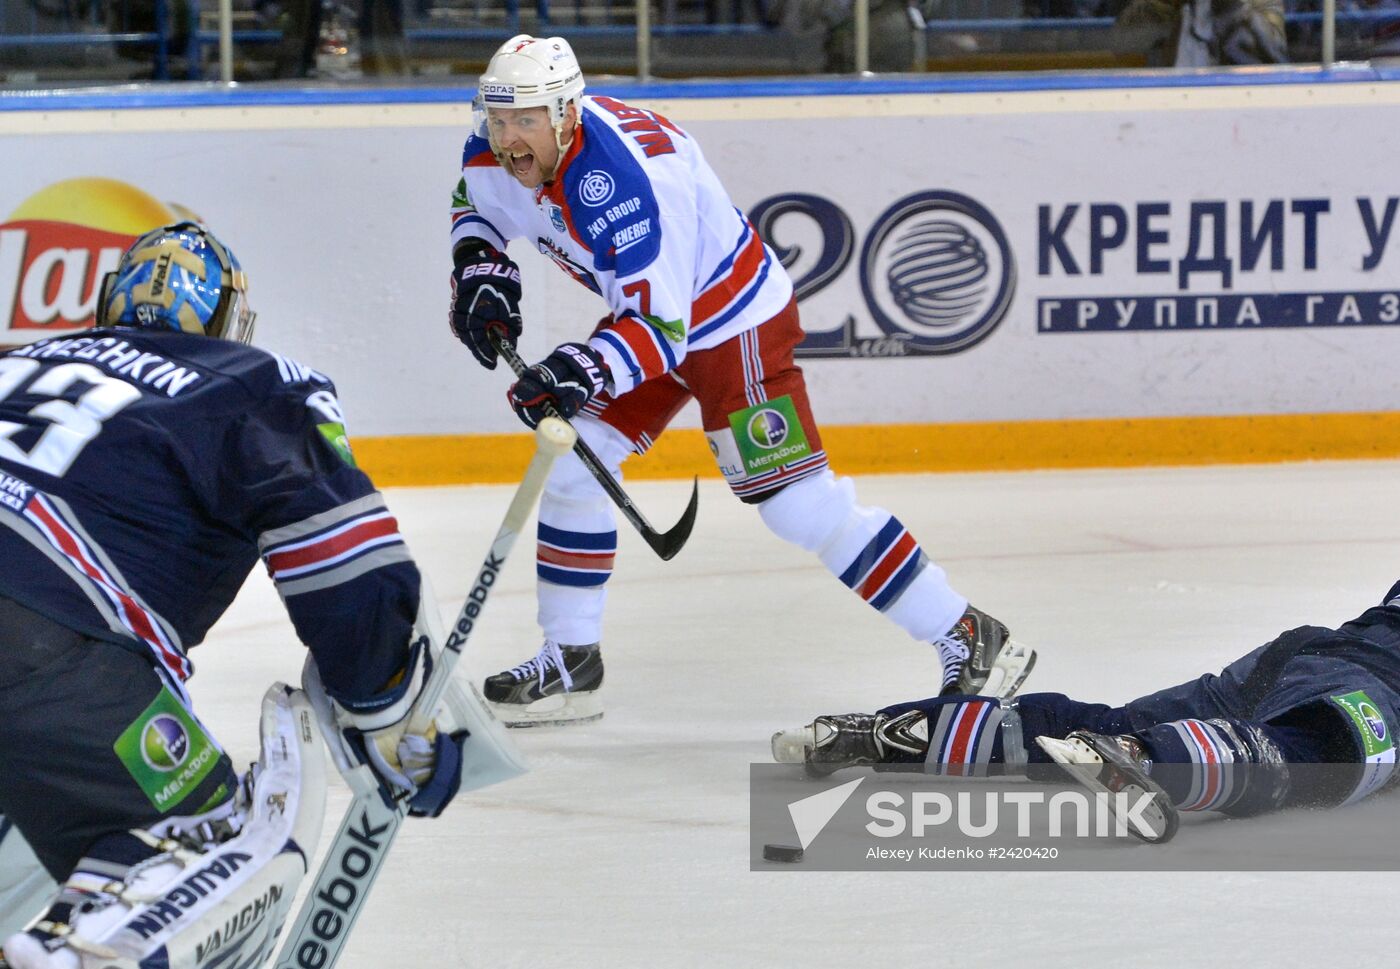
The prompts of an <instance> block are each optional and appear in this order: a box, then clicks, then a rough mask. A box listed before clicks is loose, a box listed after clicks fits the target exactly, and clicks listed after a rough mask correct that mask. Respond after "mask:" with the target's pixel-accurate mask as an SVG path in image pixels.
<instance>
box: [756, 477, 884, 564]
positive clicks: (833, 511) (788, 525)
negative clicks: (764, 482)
mask: <svg viewBox="0 0 1400 969" xmlns="http://www.w3.org/2000/svg"><path fill="white" fill-rule="evenodd" d="M758 513H759V515H760V516H761V517H762V518H763V523H764V524H765V525H767V526H768V528H769V530H771V531H772V532H773V534H774V535H777V536H778V537H779V538H781V539H783V540H784V541H787V542H791V543H792V544H794V545H797V546H799V547H801V548H804V549H806V550H807V551H809V552H815V553H817V554H818V555H820V556H822V559H823V560H824V561H825V559H826V558H827V552H828V550H830V549H832V548H835V547H836V546H838V545H843V544H846V543H845V542H844V541H843V539H845V538H846V537H847V536H848V535H850V534H854V533H859V538H860V544H862V545H863V544H864V543H865V542H867V541H869V538H870V535H873V534H874V533H875V532H876V531H878V530H879V528H880V525H881V524H883V523H884V522H885V521H887V520H888V519H889V514H888V513H886V512H882V511H878V510H876V509H870V508H861V507H860V506H859V505H857V504H856V486H855V482H853V481H851V479H850V478H837V477H836V475H834V474H832V472H831V471H823V472H822V473H821V474H814V475H812V476H811V477H810V478H803V479H802V480H801V481H796V482H793V483H792V484H790V485H788V486H787V487H786V488H784V489H783V490H782V491H779V492H778V493H777V494H775V495H774V496H773V497H771V498H769V499H767V500H766V501H764V502H762V503H761V504H760V505H759V506H758ZM867 533H868V534H867Z"/></svg>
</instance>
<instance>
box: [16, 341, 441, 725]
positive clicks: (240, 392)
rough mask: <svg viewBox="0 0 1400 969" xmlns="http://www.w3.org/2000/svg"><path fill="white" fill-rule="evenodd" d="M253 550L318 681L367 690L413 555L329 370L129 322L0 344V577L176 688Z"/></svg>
mask: <svg viewBox="0 0 1400 969" xmlns="http://www.w3.org/2000/svg"><path fill="white" fill-rule="evenodd" d="M260 557H261V558H262V559H263V561H264V562H265V563H266V566H267V569H268V572H269V573H270V574H271V576H272V578H273V580H274V581H275V582H276V583H277V588H278V592H279V593H280V594H281V596H282V599H283V601H284V602H285V603H286V606H287V611H288V612H289V613H290V614H291V617H292V622H293V623H294V625H295V626H296V630H297V633H298V635H299V636H300V637H301V639H302V640H303V641H304V642H305V643H306V644H307V645H308V646H309V647H310V648H311V651H312V653H313V654H314V655H315V657H316V660H317V665H318V666H319V667H320V670H321V674H322V677H323V679H324V681H325V683H326V686H327V688H328V690H329V691H330V692H331V693H332V695H334V696H336V697H337V699H340V700H342V702H346V703H347V704H349V705H352V706H353V705H355V701H357V700H365V699H369V698H371V697H372V696H373V695H374V694H375V693H377V692H378V691H379V690H380V689H382V688H383V687H384V685H385V683H386V682H387V681H388V680H389V679H390V678H391V677H392V675H393V674H394V673H395V672H396V671H397V670H398V669H399V668H400V667H401V665H402V663H403V661H404V659H405V657H406V655H407V652H406V650H407V643H408V639H409V634H410V630H411V629H412V626H413V621H414V618H415V616H416V615H417V609H418V570H417V568H416V567H415V566H414V564H413V561H412V559H411V558H410V556H409V553H408V549H407V547H406V546H405V545H404V542H403V539H402V538H401V537H400V535H399V532H398V525H397V523H396V522H395V520H394V519H393V517H392V516H391V515H390V514H389V512H388V509H387V508H386V507H385V506H384V501H383V499H382V497H381V496H380V495H379V493H378V492H376V491H375V490H374V486H373V484H371V482H370V480H369V478H368V477H366V476H365V474H364V473H363V472H362V471H360V470H359V469H357V468H356V467H355V466H354V461H353V458H352V457H351V455H350V450H349V447H348V445H347V444H346V439H345V427H344V418H343V416H342V414H341V411H340V405H339V403H338V402H337V400H336V397H335V387H334V386H333V385H332V384H331V382H330V381H329V380H328V379H327V378H326V377H324V376H323V375H321V374H319V373H317V372H316V371H314V370H311V369H309V368H306V367H303V366H301V365H300V364H298V363H295V362H294V361H291V360H288V359H286V358H283V357H278V356H276V355H274V354H271V353H267V352H266V351H263V350H259V349H256V348H253V347H248V346H244V345H242V344H238V343H230V342H227V341H223V340H216V339H211V338H208V337H204V336H197V335H192V334H185V333H176V332H163V331H162V332H156V331H147V330H134V329H125V328H122V329H99V330H93V331H91V332H90V333H89V334H85V335H83V336H79V337H72V338H55V339H49V340H42V341H40V342H38V343H34V344H31V345H29V346H26V347H20V348H17V349H15V350H11V351H9V352H8V353H5V354H3V355H0V595H4V596H8V597H10V598H12V599H15V600H16V601H18V602H21V603H23V604H24V605H26V606H28V607H29V608H31V609H34V610H35V611H37V612H41V613H43V614H44V615H47V616H48V617H49V618H51V619H54V620H56V621H58V622H60V623H62V624H64V625H65V626H68V627H69V628H71V629H75V630H77V631H79V632H83V633H85V634H87V635H90V636H94V637H97V638H102V639H109V640H113V641H116V642H119V643H122V644H125V645H128V646H130V647H131V648H133V649H137V650H140V651H142V652H143V653H147V654H149V655H150V656H151V657H152V658H153V659H154V660H155V662H156V663H157V664H158V666H159V667H160V668H161V669H163V670H165V671H167V673H168V674H169V678H170V679H171V680H172V681H173V684H174V685H176V686H177V688H178V684H179V682H181V681H183V680H184V679H185V678H187V677H188V676H189V674H190V671H191V666H190V663H189V660H188V658H187V652H188V650H189V649H190V648H191V647H193V646H195V645H196V644H198V643H199V642H200V641H201V640H203V638H204V636H205V634H206V633H207V632H208V630H209V627H210V626H212V625H213V624H214V621H215V620H217V619H218V618H219V616H221V615H222V614H223V613H224V611H225V610H226V609H227V608H228V606H229V604H230V603H231V602H232V601H233V598H234V596H235V595H236V594H237V592H238V589H239V587H240V586H241V585H242V584H243V580H244V579H245V578H246V577H247V575H248V572H249V571H250V570H251V569H252V567H253V565H254V563H256V562H257V561H258V559H259V558H260ZM3 648H4V644H3V643H0V649H3Z"/></svg>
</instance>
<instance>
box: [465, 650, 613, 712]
mask: <svg viewBox="0 0 1400 969" xmlns="http://www.w3.org/2000/svg"><path fill="white" fill-rule="evenodd" d="M602 685H603V654H602V651H601V650H600V649H599V647H598V644H597V643H592V644H591V645H588V646H561V645H559V644H558V643H556V642H554V640H552V639H546V640H545V641H544V645H543V646H541V647H540V651H539V653H538V654H537V655H536V656H535V658H534V659H531V660H528V661H526V662H524V663H521V664H520V665H519V666H516V667H512V668H511V669H508V670H504V671H502V672H500V673H497V674H496V675H495V676H492V677H489V678H488V679H487V680H486V683H485V687H484V689H483V691H482V692H483V693H485V694H486V699H487V701H488V702H489V703H490V704H491V710H492V712H493V713H495V714H496V717H497V718H498V719H499V720H500V721H501V722H502V723H504V724H505V725H506V726H507V727H546V726H554V725H558V724H564V723H587V722H588V721H590V720H597V719H598V718H599V717H601V716H602V715H603V704H602V699H601V697H600V695H599V692H598V691H599V688H600V687H601V686H602Z"/></svg>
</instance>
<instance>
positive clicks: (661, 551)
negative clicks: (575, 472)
mask: <svg viewBox="0 0 1400 969" xmlns="http://www.w3.org/2000/svg"><path fill="white" fill-rule="evenodd" d="M487 336H488V337H489V338H490V340H491V345H492V346H493V347H495V348H496V352H497V353H499V354H500V355H501V359H502V360H504V361H505V362H506V363H507V364H508V365H509V366H510V369H511V370H513V371H514V372H515V375H516V376H517V377H519V376H520V375H521V374H523V373H524V372H525V361H524V360H522V359H520V354H519V353H517V352H516V351H515V347H513V346H511V345H510V343H509V342H508V341H506V340H503V339H501V336H500V333H499V332H498V331H497V330H488V331H487ZM544 409H545V413H546V414H548V415H549V416H550V417H553V418H556V419H558V420H561V421H563V420H564V418H562V417H560V416H559V412H558V411H557V410H555V409H554V407H553V406H552V405H550V404H546V405H545V408H544ZM564 423H566V424H567V423H568V421H564ZM574 453H575V454H577V455H578V459H579V460H580V461H581V462H583V466H584V467H585V468H587V469H588V473H589V474H591V475H593V477H594V478H596V479H597V480H598V484H599V485H600V486H602V489H603V490H604V491H606V492H607V494H608V497H609V498H611V499H612V501H613V504H615V505H617V507H618V508H620V509H622V515H623V517H624V518H626V519H627V521H628V522H630V523H631V525H632V527H633V528H635V529H636V530H637V531H638V532H640V533H641V536H642V538H643V539H644V540H645V541H646V543H647V544H648V545H650V546H651V550H652V551H653V552H655V553H656V554H657V555H659V556H660V557H661V560H662V561H663V562H667V561H670V560H671V559H672V558H674V557H675V555H676V553H677V552H679V551H680V550H681V548H682V547H683V546H684V545H685V543H686V541H687V540H688V539H689V538H690V530H691V529H692V528H694V527H695V512H696V510H697V509H698V508H699V504H700V479H699V478H696V479H695V480H694V482H693V483H692V484H691V488H690V504H688V505H686V507H685V514H683V515H681V519H680V521H678V522H676V523H675V524H674V525H672V526H671V530H670V531H668V532H658V531H657V530H656V529H655V528H653V527H652V526H651V522H649V521H647V519H646V516H645V515H643V514H642V513H641V510H640V509H638V508H637V506H636V505H635V504H633V503H632V499H631V498H630V497H629V496H628V494H627V492H625V491H623V490H622V485H620V484H618V483H617V479H616V478H614V477H613V476H612V473H611V472H610V471H608V469H607V468H605V467H603V462H602V461H599V460H598V455H596V454H594V453H593V449H592V448H591V447H589V446H588V444H587V443H586V442H585V441H584V440H583V438H579V439H578V440H577V442H575V444H574Z"/></svg>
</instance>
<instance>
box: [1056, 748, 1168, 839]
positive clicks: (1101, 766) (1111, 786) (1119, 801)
mask: <svg viewBox="0 0 1400 969" xmlns="http://www.w3.org/2000/svg"><path fill="white" fill-rule="evenodd" d="M1035 742H1036V744H1037V745H1038V746H1039V747H1040V749H1041V750H1043V751H1045V752H1046V753H1047V754H1049V755H1050V757H1051V759H1052V760H1054V761H1055V763H1057V764H1059V765H1060V766H1062V767H1063V768H1064V769H1065V771H1066V773H1068V774H1069V775H1070V776H1071V777H1073V778H1074V779H1075V780H1076V781H1078V782H1079V783H1080V784H1082V785H1084V786H1085V787H1087V788H1088V789H1089V790H1091V791H1093V792H1095V793H1099V794H1107V795H1108V797H1109V802H1108V804H1109V809H1110V810H1112V811H1113V813H1114V815H1115V816H1116V817H1119V822H1120V823H1121V824H1122V825H1123V826H1125V827H1126V828H1127V830H1128V832H1129V833H1130V834H1132V835H1133V836H1134V837H1136V838H1139V839H1141V840H1143V841H1146V842H1147V843H1148V844H1162V843H1164V842H1167V841H1170V840H1171V839H1172V837H1173V836H1174V835H1175V834H1176V829H1177V825H1178V824H1179V823H1180V817H1179V816H1178V814H1177V810H1176V807H1175V806H1174V805H1173V804H1172V802H1171V799H1170V798H1169V797H1168V796H1167V794H1166V792H1165V791H1163V790H1162V788H1161V787H1159V786H1158V785H1157V784H1156V783H1154V782H1153V781H1152V779H1151V778H1149V777H1148V771H1149V770H1150V769H1151V766H1152V761H1151V760H1150V759H1149V758H1148V757H1147V756H1146V753H1145V751H1144V750H1143V747H1142V744H1141V743H1139V742H1138V741H1137V739H1136V738H1134V737H1109V736H1105V735H1104V734H1097V733H1090V732H1088V731H1087V730H1076V731H1074V732H1073V733H1071V734H1070V735H1069V736H1067V737H1065V739H1064V740H1057V739H1055V738H1053V737H1036V738H1035ZM1118 795H1122V797H1119V796H1118ZM1144 795H1146V796H1147V797H1148V798H1150V803H1148V804H1147V805H1146V806H1144V807H1142V808H1140V809H1139V808H1138V807H1137V805H1138V804H1139V802H1140V801H1141V799H1142V797H1143V796H1144ZM1120 811H1122V812H1123V813H1122V814H1121V816H1120Z"/></svg>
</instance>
